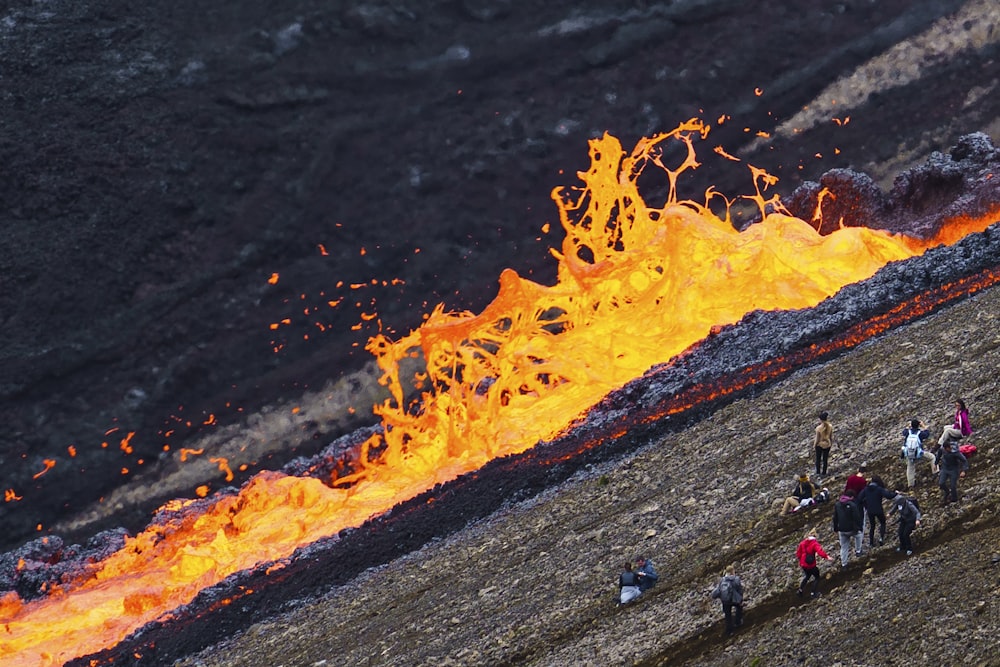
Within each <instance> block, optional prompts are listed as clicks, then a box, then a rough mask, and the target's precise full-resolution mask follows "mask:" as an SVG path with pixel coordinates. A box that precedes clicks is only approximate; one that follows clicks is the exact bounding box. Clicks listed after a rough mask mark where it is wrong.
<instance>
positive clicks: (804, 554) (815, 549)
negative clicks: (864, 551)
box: [795, 528, 833, 598]
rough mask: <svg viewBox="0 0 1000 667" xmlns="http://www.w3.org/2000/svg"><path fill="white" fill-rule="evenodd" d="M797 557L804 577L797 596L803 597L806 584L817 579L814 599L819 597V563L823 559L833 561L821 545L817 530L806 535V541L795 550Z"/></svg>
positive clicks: (813, 592) (814, 587)
mask: <svg viewBox="0 0 1000 667" xmlns="http://www.w3.org/2000/svg"><path fill="white" fill-rule="evenodd" d="M795 557H796V558H798V559H799V567H801V568H802V572H803V577H802V583H801V584H799V590H797V591H795V593H796V595H798V596H799V597H802V593H803V591H805V588H806V584H807V583H809V580H810V579H815V581H813V587H812V593H811V595H812V597H814V598H815V597H819V595H820V592H819V562H818V559H819V558H822V559H824V560H833V559H832V558H830V557H829V556H827V555H826V552H825V551H823V546H822V545H821V544H820V543H819V538H818V536H817V535H816V529H815V528H813V529H812V530H810V531H809V534H808V535H806V537H805V539H804V540H802V541H801V542H799V546H798V547H796V548H795Z"/></svg>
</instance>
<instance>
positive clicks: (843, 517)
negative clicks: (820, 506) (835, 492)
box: [833, 489, 864, 570]
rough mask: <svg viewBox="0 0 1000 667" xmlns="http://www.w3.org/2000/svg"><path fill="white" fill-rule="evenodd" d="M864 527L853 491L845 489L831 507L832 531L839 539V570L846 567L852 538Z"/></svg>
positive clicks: (852, 541)
mask: <svg viewBox="0 0 1000 667" xmlns="http://www.w3.org/2000/svg"><path fill="white" fill-rule="evenodd" d="M863 526H864V523H863V519H862V514H861V508H860V507H859V506H858V501H857V500H856V499H855V497H854V491H853V490H851V489H847V490H846V491H844V495H842V496H840V499H839V500H838V501H837V502H836V504H835V505H834V506H833V531H834V532H835V533H837V535H838V537H839V538H840V569H842V570H843V569H845V568H846V567H847V560H848V558H850V556H851V548H852V547H853V546H854V538H855V535H857V534H858V533H859V532H861V530H862V528H863Z"/></svg>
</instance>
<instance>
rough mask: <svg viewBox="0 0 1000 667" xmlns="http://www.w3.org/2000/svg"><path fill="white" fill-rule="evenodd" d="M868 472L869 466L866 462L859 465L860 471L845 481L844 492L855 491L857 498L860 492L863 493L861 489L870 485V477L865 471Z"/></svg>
mask: <svg viewBox="0 0 1000 667" xmlns="http://www.w3.org/2000/svg"><path fill="white" fill-rule="evenodd" d="M867 472H868V468H867V467H866V466H865V464H864V463H862V464H861V465H859V466H858V471H857V472H856V473H854V474H853V475H851V476H850V477H848V478H847V481H846V482H845V483H844V493H847V492H848V491H853V492H854V497H855V498H857V497H858V494H860V493H861V490H862V489H864V488H865V487H866V486H868V477H866V476H865V473H867Z"/></svg>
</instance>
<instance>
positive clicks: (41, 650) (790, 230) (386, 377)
mask: <svg viewBox="0 0 1000 667" xmlns="http://www.w3.org/2000/svg"><path fill="white" fill-rule="evenodd" d="M707 133H708V128H707V126H705V125H704V124H702V123H701V122H700V121H697V120H692V121H688V122H687V123H684V124H682V125H681V126H680V127H678V128H677V129H676V130H674V131H672V132H669V133H664V134H659V135H657V136H655V137H652V138H648V139H643V140H641V141H640V142H639V143H638V145H637V146H636V147H635V149H634V150H633V151H632V152H631V153H630V154H625V153H624V152H623V150H622V148H621V145H620V143H619V142H618V140H617V139H615V138H614V137H612V136H610V135H605V136H604V137H602V138H600V139H595V140H592V141H591V142H590V155H591V161H592V164H591V168H590V169H589V170H588V171H587V172H583V173H580V174H579V176H580V178H581V180H582V181H583V185H582V186H581V187H578V188H573V189H571V190H562V189H557V190H556V191H555V192H553V199H554V200H555V201H556V204H557V206H558V209H559V215H560V220H561V223H562V225H563V228H564V229H565V232H566V237H565V241H564V242H563V245H562V249H561V251H559V252H556V251H553V254H554V255H555V256H556V258H557V259H558V262H559V266H558V279H557V281H556V284H555V285H553V286H543V285H539V284H537V283H534V282H532V281H530V280H526V279H524V278H521V277H520V276H518V275H517V274H515V273H514V272H513V271H509V270H508V271H505V272H504V273H503V274H502V275H501V276H500V289H499V293H498V295H497V297H496V299H495V300H494V301H493V302H492V303H491V304H490V305H489V306H488V307H487V308H486V309H485V310H484V311H483V312H482V313H480V314H478V315H477V314H473V313H468V312H447V311H446V310H445V309H444V306H438V307H437V308H435V309H434V311H433V312H432V313H431V314H430V316H429V317H428V319H427V321H426V322H425V324H424V325H423V326H421V327H420V328H419V329H417V330H416V331H414V332H412V333H410V334H409V335H407V336H405V337H403V338H402V339H400V340H398V341H390V340H389V339H387V338H386V337H384V336H378V337H376V338H373V339H372V340H371V341H370V342H369V345H368V349H369V350H370V351H371V352H372V353H374V354H375V355H376V357H377V359H378V363H379V365H380V367H381V369H382V371H383V378H382V381H383V383H384V384H385V385H386V386H387V387H388V388H389V389H390V391H391V394H392V396H393V398H392V399H390V400H388V401H386V402H385V403H384V404H383V405H380V406H378V407H377V409H376V413H377V414H378V415H379V416H380V417H381V418H382V420H383V424H384V426H385V429H384V430H385V434H384V436H379V437H375V438H373V439H372V440H370V441H369V442H367V443H365V445H364V448H363V453H362V455H361V456H360V460H359V461H358V462H356V463H357V465H356V467H355V469H354V471H353V472H352V473H351V474H350V475H347V476H344V477H341V478H339V479H336V480H330V481H331V482H332V484H324V483H323V482H321V481H319V480H316V479H311V478H298V477H289V476H285V475H282V474H279V473H276V472H264V473H261V474H259V475H257V476H256V477H254V478H253V479H252V480H250V481H249V482H248V483H247V484H246V485H244V487H243V488H242V490H241V491H240V493H239V494H238V495H236V496H228V497H223V498H219V499H216V500H215V501H214V502H212V503H211V504H210V507H209V509H208V510H205V511H199V512H193V511H188V510H189V509H190V508H189V507H188V506H187V505H188V504H189V503H190V502H193V501H183V502H182V501H176V502H174V503H171V504H169V505H168V507H166V508H164V511H165V512H167V516H168V517H171V518H169V519H167V520H164V521H163V522H162V523H159V524H156V525H153V526H151V527H150V528H148V529H147V530H146V531H144V532H143V533H141V534H139V535H138V536H136V537H134V538H130V539H128V540H127V543H126V545H125V547H124V548H123V549H122V550H120V551H119V552H117V553H116V554H114V555H113V556H111V557H110V558H108V559H107V560H105V561H103V562H101V563H98V564H95V565H94V566H93V570H92V572H91V573H90V576H88V577H86V578H83V579H82V580H80V581H75V582H70V583H66V584H64V585H63V586H62V587H60V588H57V589H56V590H53V591H52V592H51V593H50V594H49V595H48V597H46V598H45V599H41V600H37V601H32V602H26V603H25V602H22V601H21V600H19V599H18V598H17V596H16V594H13V593H10V594H8V595H7V596H6V597H4V598H0V665H53V664H62V663H63V662H64V661H66V660H68V659H71V658H74V657H77V656H81V655H87V654H89V653H93V652H96V651H98V650H100V649H102V648H106V647H110V646H113V645H115V644H117V643H118V642H120V641H121V640H122V639H124V638H125V637H126V636H127V635H128V634H130V633H131V632H133V631H134V630H136V629H137V628H139V627H141V626H142V625H144V624H146V623H148V622H150V621H153V620H156V619H163V618H168V617H169V614H170V611H171V610H173V609H175V608H177V607H179V606H181V605H183V604H186V603H188V602H190V601H191V600H192V599H193V598H194V596H195V595H196V594H197V593H198V591H200V590H202V589H203V588H205V587H208V586H211V585H213V584H216V583H218V582H219V581H221V580H222V579H224V578H225V577H227V576H229V575H230V574H233V573H234V572H238V571H240V570H245V569H249V568H252V567H254V566H256V565H258V564H261V563H274V565H273V566H272V567H280V566H281V561H282V559H286V558H288V557H289V556H290V555H291V554H292V552H293V551H294V550H295V549H296V548H298V547H300V546H302V545H305V544H309V543H311V542H314V541H316V540H317V539H320V538H322V537H326V536H329V535H333V534H335V533H337V532H338V531H340V530H341V529H343V528H347V527H352V526H358V525H360V524H362V523H363V522H364V521H365V520H366V519H368V518H370V517H372V516H375V515H378V514H381V513H383V512H385V511H387V510H389V509H390V508H392V507H393V506H394V505H396V504H397V503H399V502H401V501H404V500H407V499H409V498H412V497H414V496H415V495H417V494H419V493H421V492H423V491H426V490H428V489H430V488H432V487H433V486H434V485H436V484H438V483H440V482H445V481H448V480H451V479H454V478H455V477H457V476H459V475H461V474H463V473H466V472H469V471H472V470H475V469H477V468H479V467H481V466H482V465H483V464H485V463H486V462H487V461H489V460H490V459H493V458H496V457H499V456H504V455H508V454H513V453H518V452H522V451H524V450H526V449H528V448H530V447H532V446H533V445H535V444H536V443H537V442H538V441H540V440H547V439H550V438H552V437H554V436H555V435H557V434H558V433H560V432H561V431H562V430H564V429H565V428H566V427H567V425H569V424H570V423H571V422H572V421H573V420H574V419H575V418H576V417H578V416H579V415H580V414H581V412H583V411H584V410H586V409H587V408H588V407H589V406H591V405H593V404H595V403H596V402H597V401H599V400H600V399H601V398H602V397H604V396H605V395H606V394H608V393H609V392H610V391H612V390H613V389H615V388H617V387H620V386H622V385H623V384H625V383H626V382H628V381H629V380H631V379H633V378H635V377H638V376H640V375H642V374H643V373H644V372H645V371H646V370H647V369H649V368H650V367H651V366H653V365H655V364H659V363H662V362H665V361H668V360H669V359H671V358H672V357H674V356H675V355H677V354H678V353H680V352H682V351H684V350H685V349H687V348H688V347H689V346H691V345H692V344H694V343H696V342H697V341H699V340H700V339H702V338H704V337H705V336H706V335H707V334H708V333H709V332H710V331H711V330H712V328H713V327H718V326H720V325H726V324H730V323H734V322H737V321H739V320H740V319H741V318H742V317H743V316H744V315H745V314H746V313H748V312H750V311H753V310H756V309H764V310H775V309H793V308H806V307H811V306H814V305H816V304H817V303H819V302H820V301H822V300H823V299H825V298H827V297H829V296H831V295H833V294H834V293H836V292H837V291H838V290H839V289H840V288H841V287H843V286H844V285H847V284H849V283H854V282H858V281H861V280H864V279H866V278H869V277H871V276H872V275H873V274H874V273H875V272H876V271H877V270H878V269H879V268H881V267H882V266H884V265H885V264H886V263H888V262H891V261H894V260H900V259H906V258H909V257H912V256H914V255H916V254H920V253H922V252H923V251H924V250H926V249H927V248H929V247H931V246H933V245H937V244H939V243H941V242H949V243H950V242H953V241H954V240H957V239H959V238H962V237H963V236H965V235H967V234H969V233H972V232H977V231H981V230H983V229H985V227H986V226H988V224H989V223H990V222H991V221H992V220H996V216H997V213H998V212H997V211H993V212H992V213H991V216H985V217H983V218H981V219H977V220H960V221H953V222H952V223H951V224H949V226H948V228H947V230H945V232H943V233H942V235H941V237H940V238H939V239H935V240H933V241H931V242H923V241H919V240H916V239H912V238H907V237H899V236H893V235H889V234H886V233H882V232H878V231H872V230H869V229H864V228H843V229H840V230H838V231H836V232H834V233H832V234H829V235H828V236H825V237H824V236H820V235H819V234H818V233H817V231H816V229H814V228H813V227H812V226H811V225H810V224H808V223H806V222H804V221H802V220H799V219H796V218H793V217H791V216H788V215H784V214H781V213H769V214H768V215H766V216H764V219H763V221H762V222H761V223H759V224H756V225H752V226H751V227H750V228H749V229H747V230H746V231H744V232H737V231H735V230H734V228H733V226H732V224H731V223H730V221H729V220H727V219H720V218H719V217H717V216H716V215H715V214H713V213H712V212H711V211H710V210H709V207H708V204H709V203H710V202H711V201H712V200H713V199H714V198H716V197H721V195H719V194H718V193H716V192H714V191H712V190H710V191H709V192H708V193H707V195H706V201H705V202H704V203H697V202H693V201H682V200H680V199H679V198H678V196H677V193H676V183H677V177H678V176H679V175H680V174H681V173H682V172H684V171H685V170H688V169H692V168H695V167H697V166H698V163H697V161H696V159H695V151H694V145H693V144H694V140H695V139H696V138H697V137H699V136H700V137H702V138H704V137H705V136H706V135H707ZM666 142H681V146H682V147H686V150H687V153H686V158H685V159H684V160H683V161H682V163H681V164H680V165H678V166H676V167H673V168H671V167H668V166H667V165H665V164H664V163H663V158H662V153H661V147H662V146H663V144H664V143H666ZM730 157H731V156H730ZM649 168H655V169H661V170H663V172H664V173H665V174H666V176H667V178H668V181H669V184H670V191H669V195H668V196H667V198H666V201H665V202H663V203H662V204H661V205H653V204H651V203H649V202H647V201H645V200H644V198H643V197H642V196H641V195H640V193H639V191H638V187H637V184H636V182H637V179H638V178H639V175H640V174H641V173H642V172H643V170H645V169H649ZM751 172H752V176H753V179H754V183H755V186H756V188H757V192H756V194H755V195H752V196H750V197H749V198H750V199H752V200H754V201H755V202H756V203H757V205H758V207H759V208H760V209H761V211H762V212H763V211H765V210H768V211H770V210H776V211H780V210H781V207H780V203H779V202H778V201H777V199H776V198H771V199H766V198H765V197H764V196H763V194H762V188H763V190H766V189H767V187H768V186H770V185H773V183H774V179H773V178H772V177H770V176H769V175H768V174H766V173H765V172H762V171H760V170H756V169H753V168H751ZM728 203H729V202H728V201H727V205H728ZM274 279H275V280H276V279H277V275H276V274H275V276H274ZM411 364H415V365H417V366H418V367H420V368H421V371H420V372H419V373H418V374H417V377H416V379H415V380H414V381H411V380H410V379H409V378H405V377H404V374H403V372H402V371H401V366H402V367H407V368H409V367H411V366H410V365H411ZM404 386H417V387H418V389H419V397H418V398H417V399H414V400H410V399H408V395H407V392H406V391H404ZM192 453H197V452H192ZM182 454H183V453H182ZM213 460H214V459H213ZM216 462H217V463H219V465H220V468H222V467H223V464H224V461H222V460H221V459H220V460H218V461H216Z"/></svg>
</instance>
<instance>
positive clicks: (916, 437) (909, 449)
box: [897, 431, 923, 461]
mask: <svg viewBox="0 0 1000 667" xmlns="http://www.w3.org/2000/svg"><path fill="white" fill-rule="evenodd" d="M897 442H898V440H897ZM921 449H922V447H921V444H920V431H917V432H916V433H914V432H913V431H910V432H909V433H907V434H906V442H905V443H904V444H903V455H904V456H905V457H906V458H907V459H908V460H910V461H916V460H917V459H919V458H920V457H921V456H922V455H923V452H922V451H921Z"/></svg>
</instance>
